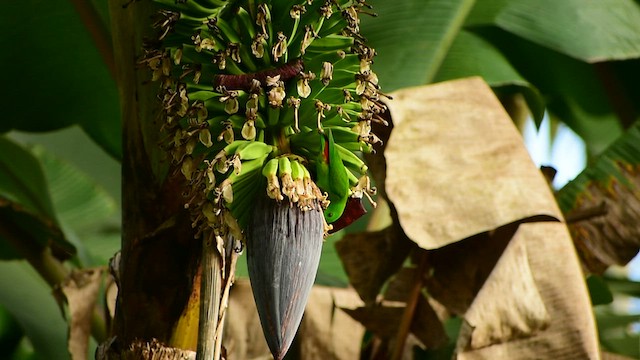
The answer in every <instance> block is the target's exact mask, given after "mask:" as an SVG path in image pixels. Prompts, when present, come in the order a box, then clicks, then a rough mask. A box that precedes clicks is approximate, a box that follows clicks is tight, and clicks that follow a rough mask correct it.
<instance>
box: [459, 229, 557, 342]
mask: <svg viewBox="0 0 640 360" xmlns="http://www.w3.org/2000/svg"><path fill="white" fill-rule="evenodd" d="M525 241H526V239H524V238H522V237H516V238H514V239H512V240H511V241H510V242H509V244H508V245H507V248H506V249H505V251H504V253H503V254H502V256H501V257H500V259H499V260H498V262H497V264H496V265H495V267H494V269H493V271H492V272H491V274H490V275H489V278H488V279H487V280H486V282H485V283H484V285H483V286H482V288H481V289H480V291H479V292H478V294H477V295H476V297H475V299H474V301H473V303H472V304H471V307H470V308H469V309H468V310H467V312H466V313H465V315H464V319H465V322H464V323H463V327H464V326H467V327H469V328H470V329H468V330H466V331H461V332H463V333H468V334H469V335H470V336H469V337H468V338H467V339H465V338H464V337H463V336H461V337H460V339H459V341H461V342H468V344H466V345H465V346H464V347H465V348H471V349H479V348H482V347H485V346H489V345H492V344H496V343H502V342H506V341H508V340H512V339H516V338H519V337H528V336H531V335H532V334H534V333H536V332H538V331H540V330H542V329H543V328H545V327H546V326H547V325H548V324H549V321H550V319H549V314H548V313H547V310H546V308H545V305H544V302H543V301H542V298H541V297H540V294H539V293H538V288H537V287H536V284H535V281H534V279H533V274H532V272H531V268H530V267H529V261H528V258H527V247H526V243H525ZM459 346H463V345H461V344H459Z"/></svg>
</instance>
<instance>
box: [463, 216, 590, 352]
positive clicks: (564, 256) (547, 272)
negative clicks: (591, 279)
mask: <svg viewBox="0 0 640 360" xmlns="http://www.w3.org/2000/svg"><path fill="white" fill-rule="evenodd" d="M511 241H512V242H513V244H515V245H516V246H514V248H515V249H521V246H522V245H520V244H522V243H524V245H525V247H526V256H527V258H528V266H529V267H530V273H531V275H532V277H533V281H534V283H535V287H537V289H538V293H539V295H540V298H541V300H542V303H543V304H544V306H545V308H546V311H547V313H548V319H549V320H550V321H549V324H548V326H547V327H546V328H545V329H541V325H542V324H544V322H541V321H543V317H542V316H541V314H540V313H538V312H536V310H534V309H536V308H538V306H539V304H538V305H536V304H535V303H536V302H537V301H536V302H534V303H531V300H530V299H524V298H523V297H525V296H527V294H529V295H528V296H531V295H530V294H531V289H529V290H526V291H525V290H524V289H526V288H530V287H531V286H532V284H517V287H513V286H515V285H513V286H496V287H495V288H493V289H490V291H488V292H486V293H485V292H483V291H484V289H483V291H481V292H480V293H479V294H478V297H477V298H476V299H475V300H474V303H473V304H472V305H471V308H470V309H469V314H468V316H470V318H471V319H473V320H472V323H473V324H474V325H476V326H481V327H477V328H476V329H482V328H484V330H483V331H489V332H488V333H485V334H484V335H483V336H481V337H480V338H478V340H477V343H478V345H480V344H483V341H484V343H485V344H486V340H489V341H490V342H496V341H498V338H499V337H501V336H505V337H506V335H508V331H507V330H506V329H502V328H498V327H497V326H503V324H505V322H506V321H508V324H510V325H509V326H511V327H512V328H511V330H510V331H511V335H509V336H508V337H511V336H513V337H514V338H513V339H510V340H500V341H504V342H497V343H494V344H492V345H490V346H486V347H482V348H480V349H474V350H464V349H463V348H464V347H465V345H468V344H469V345H471V346H473V343H474V340H471V342H470V341H469V336H471V337H474V336H475V334H474V332H475V331H476V330H475V329H472V328H471V327H468V328H467V330H472V331H471V334H469V332H467V334H464V333H461V335H460V336H461V337H462V339H459V346H460V348H459V349H458V354H457V359H460V360H469V359H556V360H557V359H597V358H599V354H600V350H599V348H598V341H597V336H596V331H595V322H594V319H593V314H592V310H591V304H590V302H589V296H588V293H587V289H586V286H585V282H584V278H583V274H582V272H581V271H580V266H579V263H578V259H577V256H576V254H575V250H574V248H573V246H572V243H571V239H570V237H569V234H568V231H567V228H566V226H565V225H564V224H563V223H559V222H533V223H524V224H520V226H519V227H518V229H517V232H516V233H515V235H514V237H513V239H512V240H511ZM509 246H510V248H509V249H507V251H506V252H505V256H513V255H510V254H511V253H512V249H511V244H510V245H509ZM516 254H520V255H518V257H521V256H522V255H521V254H522V250H518V251H517V252H516ZM501 261H502V260H501ZM506 263H507V264H509V263H511V266H514V264H513V263H512V261H507V262H506ZM521 266H522V264H521ZM507 268H510V267H509V266H507ZM496 269H497V270H496V271H497V272H498V273H504V271H506V270H505V269H504V268H503V267H502V264H499V265H498V267H497V268H496ZM512 271H514V270H512ZM518 271H519V272H520V274H524V273H526V270H522V268H520V270H518ZM493 276H494V274H493V273H492V274H491V276H490V277H489V279H488V280H487V284H489V283H490V282H491V283H492V282H493V280H492V277H493ZM498 278H501V279H500V280H501V282H504V281H505V280H506V279H505V278H502V277H501V276H499V277H498ZM523 280H525V281H528V280H526V279H522V280H516V281H523ZM500 289H502V292H500ZM523 292H524V293H523ZM496 293H498V295H496ZM499 298H512V299H511V300H501V304H498V305H493V304H492V303H494V302H496V301H497V299H499ZM510 302H512V304H513V305H514V306H518V307H519V308H520V310H521V311H518V312H516V313H514V314H509V313H510V312H512V311H509V312H506V307H508V304H509V303H510ZM523 302H524V303H526V304H528V305H522V303H523ZM516 304H518V305H516ZM483 308H484V309H488V310H484V311H485V312H487V314H488V315H490V316H491V315H495V317H496V318H495V319H490V318H489V319H487V318H486V317H485V318H481V317H480V316H479V315H480V312H481V310H483ZM496 308H497V309H496ZM525 309H528V310H526V311H522V310H525ZM501 313H502V315H500V314H501ZM505 314H507V315H506V316H508V317H509V319H510V320H507V319H504V318H503V317H504V316H505ZM536 314H537V315H536ZM519 319H520V320H519ZM532 320H533V322H531V323H529V322H530V321H532ZM519 321H524V322H527V323H528V325H529V327H530V330H531V331H529V333H530V335H529V336H527V337H526V338H522V337H521V336H522V335H523V332H522V331H520V332H519V333H518V329H520V330H521V329H525V327H524V326H523V325H524V324H523V323H521V322H519ZM489 324H494V325H493V326H494V327H493V328H491V327H490V325H489ZM536 324H537V325H536ZM532 325H534V326H533V327H532ZM513 326H515V328H513ZM536 328H537V330H538V331H535V330H536ZM514 330H515V331H514ZM491 333H493V334H494V336H495V335H497V334H502V335H501V336H496V337H495V338H493V339H491V337H490V336H487V335H488V334H491ZM465 336H467V339H464V337H465ZM481 339H482V340H483V341H480V340H481Z"/></svg>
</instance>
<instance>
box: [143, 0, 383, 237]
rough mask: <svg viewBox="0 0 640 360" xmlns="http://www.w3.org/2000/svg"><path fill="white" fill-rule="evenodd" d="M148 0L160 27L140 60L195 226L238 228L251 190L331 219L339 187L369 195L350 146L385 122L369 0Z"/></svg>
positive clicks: (367, 144)
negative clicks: (367, 30)
mask: <svg viewBox="0 0 640 360" xmlns="http://www.w3.org/2000/svg"><path fill="white" fill-rule="evenodd" d="M154 1H155V3H156V4H157V5H158V8H159V10H158V12H157V16H156V19H155V21H154V27H155V28H156V30H157V32H156V34H157V38H155V39H153V40H151V41H147V42H146V45H145V48H144V55H143V57H142V59H141V60H140V63H141V64H144V65H146V66H147V67H148V68H149V69H150V70H151V73H152V75H151V78H152V80H153V81H157V82H158V83H159V85H160V86H159V88H160V90H159V92H160V94H159V98H160V99H161V101H162V108H163V112H162V117H163V120H164V123H163V129H162V130H163V131H164V132H166V134H167V140H166V141H165V142H164V146H165V148H166V150H167V151H168V152H169V153H170V154H171V157H172V159H173V161H174V162H175V163H176V164H177V165H178V168H179V169H180V171H181V172H182V174H183V175H184V176H185V178H186V179H187V180H188V181H189V184H190V192H189V194H188V200H187V204H186V206H187V207H188V208H189V209H191V211H192V216H193V220H194V223H193V226H194V227H196V228H198V229H199V230H201V231H204V230H206V229H210V228H213V229H218V230H220V231H225V230H231V231H233V233H234V235H235V236H236V237H237V238H242V237H243V235H242V234H243V233H244V230H245V229H246V226H247V224H248V223H249V220H250V217H251V211H250V210H251V204H252V201H253V199H255V196H257V195H258V191H263V192H264V193H266V194H267V195H268V196H269V197H270V198H271V199H274V200H275V201H285V202H288V203H290V204H292V205H297V206H299V207H300V208H301V209H311V208H318V207H320V208H322V209H323V210H324V211H325V220H326V222H327V223H329V224H330V223H332V222H334V221H336V220H337V219H338V218H339V217H340V216H341V214H342V213H343V211H344V207H345V205H344V204H346V199H347V198H349V197H357V198H362V197H363V196H366V197H367V198H369V199H370V200H371V195H373V194H374V192H375V189H372V188H371V187H370V186H369V180H368V177H367V167H366V165H365V164H364V163H363V161H362V160H361V158H360V157H359V156H358V155H357V154H359V153H363V152H364V153H368V152H371V151H372V144H375V143H376V142H379V141H380V140H379V139H378V138H377V137H376V136H375V134H373V133H372V132H371V123H372V122H381V123H385V121H384V120H383V119H382V117H381V116H380V115H381V113H382V112H384V111H385V110H386V107H385V105H384V104H383V103H382V102H381V101H380V98H381V97H385V96H386V95H384V94H383V93H381V92H380V89H379V86H378V78H377V76H376V74H375V73H374V72H373V71H372V70H371V67H370V65H371V63H372V62H373V57H374V56H375V50H374V49H372V48H370V47H368V46H367V45H366V44H365V39H364V38H363V37H362V36H361V35H360V34H359V23H360V20H359V16H360V15H361V14H363V13H366V14H369V5H368V4H366V3H365V2H364V1H363V0H315V1H314V0H295V1H294V0H271V1H269V0H262V1H261V0H236V1H232V0H154ZM329 137H331V138H332V141H331V142H329V141H328V140H329V139H328V138H329ZM330 154H331V156H329V155H330ZM336 174H337V175H336ZM333 176H338V177H340V179H334V178H332V177H333ZM343 178H344V179H343ZM371 202H372V203H373V200H371ZM332 203H333V204H334V205H335V206H333V208H332V209H331V212H330V213H328V212H327V210H326V209H328V208H330V207H331V204H332ZM373 204H375V203H373ZM227 213H229V214H227ZM330 228H331V227H330V226H326V229H327V230H328V229H330Z"/></svg>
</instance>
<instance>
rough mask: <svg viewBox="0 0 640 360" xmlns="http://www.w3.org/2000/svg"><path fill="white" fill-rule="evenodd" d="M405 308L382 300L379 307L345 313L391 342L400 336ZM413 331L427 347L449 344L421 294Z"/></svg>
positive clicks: (397, 303) (375, 305)
mask: <svg viewBox="0 0 640 360" xmlns="http://www.w3.org/2000/svg"><path fill="white" fill-rule="evenodd" d="M405 305H406V304H405V303H403V302H396V301H383V302H382V303H380V304H372V305H370V306H366V307H360V308H357V309H345V311H346V312H347V314H349V315H350V316H351V317H353V318H354V319H356V320H357V321H359V322H360V323H362V324H363V325H364V326H365V327H366V328H367V330H369V331H371V332H373V333H374V334H376V335H377V336H379V337H380V338H382V339H386V340H390V339H393V338H394V337H395V336H396V335H397V334H398V327H399V326H400V321H401V319H402V314H403V313H404V311H405ZM410 331H411V333H412V334H413V335H414V336H415V337H416V338H417V339H418V340H420V342H421V343H422V345H423V346H425V347H427V348H438V347H441V346H443V345H444V344H446V343H447V335H446V333H445V331H444V328H443V326H442V323H441V322H440V320H439V319H438V316H437V315H436V313H435V311H434V310H433V308H432V307H431V305H429V302H428V301H427V299H426V298H425V297H424V296H422V295H421V296H420V298H419V299H418V303H417V305H416V310H415V314H414V317H413V320H412V322H411V327H410Z"/></svg>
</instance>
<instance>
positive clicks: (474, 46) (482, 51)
mask: <svg viewBox="0 0 640 360" xmlns="http://www.w3.org/2000/svg"><path fill="white" fill-rule="evenodd" d="M471 76H482V77H483V78H484V80H485V81H486V82H487V83H488V84H489V85H490V86H491V87H492V88H493V89H494V90H499V91H500V90H511V91H512V92H520V93H522V94H523V95H524V97H525V100H526V101H527V105H528V107H529V109H530V110H531V113H532V116H533V118H534V119H535V120H536V122H537V123H538V124H539V123H540V122H542V117H543V116H544V109H545V105H544V102H543V100H542V98H541V96H540V94H539V92H538V90H537V89H536V88H535V87H534V86H533V85H531V84H530V83H529V82H528V81H527V80H525V79H524V78H523V77H522V76H521V75H520V73H518V71H517V70H516V69H515V68H514V67H513V66H512V65H511V63H509V60H508V59H507V58H506V57H505V56H504V55H503V54H502V53H501V52H500V51H499V50H498V49H497V48H496V47H495V46H493V45H492V44H491V43H490V42H488V41H487V40H485V39H484V38H482V37H481V36H479V35H477V34H474V33H473V32H470V31H468V30H464V29H463V30H461V31H460V32H459V33H458V36H457V37H456V38H455V40H454V42H453V44H452V46H451V48H450V49H449V52H448V53H447V56H446V58H445V59H444V61H443V63H442V65H441V66H440V68H439V69H438V73H437V74H436V76H435V78H434V82H440V81H446V80H453V79H460V78H465V77H471Z"/></svg>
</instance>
